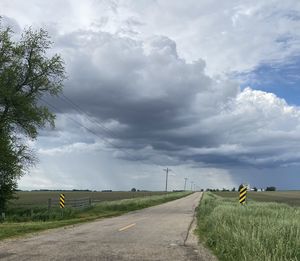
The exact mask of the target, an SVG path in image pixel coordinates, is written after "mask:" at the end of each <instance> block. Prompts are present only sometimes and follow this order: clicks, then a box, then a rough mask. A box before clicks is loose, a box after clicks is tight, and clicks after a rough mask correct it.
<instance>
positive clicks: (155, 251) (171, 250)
mask: <svg viewBox="0 0 300 261" xmlns="http://www.w3.org/2000/svg"><path fill="white" fill-rule="evenodd" d="M200 198H201V193H194V194H192V195H189V196H187V197H184V198H181V199H179V200H175V201H171V202H168V203H165V204H162V205H158V206H155V207H150V208H147V209H143V210H139V211H134V212H131V213H128V214H125V215H122V216H119V217H114V218H107V219H102V220H97V221H94V222H90V223H85V224H80V225H75V226H69V227H66V228H59V229H53V230H48V231H45V232H40V233H37V234H33V235H31V236H26V237H24V238H19V239H14V240H5V241H1V242H0V260H18V261H22V260H39V261H40V260H116V261H122V260H138V261H142V260H163V261H167V260H172V261H175V260H184V261H185V260H211V259H210V257H209V255H208V254H206V253H203V251H204V252H205V250H204V249H202V250H201V249H200V250H199V248H198V246H197V241H196V239H195V238H193V237H194V236H193V235H192V233H189V231H190V230H192V229H193V226H194V225H193V218H194V213H195V208H196V206H197V205H198V203H199V200H200Z"/></svg>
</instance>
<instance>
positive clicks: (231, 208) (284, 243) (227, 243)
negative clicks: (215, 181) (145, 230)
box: [197, 192, 300, 261]
mask: <svg viewBox="0 0 300 261" xmlns="http://www.w3.org/2000/svg"><path fill="white" fill-rule="evenodd" d="M267 193H268V192H267ZM277 193H278V192H277ZM216 194H217V193H210V192H206V193H205V194H204V197H203V199H202V201H201V204H200V206H199V208H198V213H197V220H198V221H197V222H198V235H199V238H200V240H201V241H202V242H203V243H205V244H206V246H208V247H209V248H210V249H211V250H212V251H213V252H214V253H215V254H216V255H217V257H218V258H219V260H221V261H222V260H226V261H227V260H228V261H229V260H230V261H231V260H294V261H296V260H300V219H299V216H300V208H299V207H292V206H289V205H287V204H279V203H274V202H258V201H255V200H250V201H248V203H247V204H246V205H245V206H242V205H240V204H239V203H238V202H237V200H235V199H233V198H232V197H231V198H230V197H220V196H217V195H216ZM218 194H220V193H218ZM224 194H226V196H228V195H230V194H227V193H224ZM291 194H292V193H291ZM231 195H233V196H236V195H237V193H235V194H232V193H231ZM267 195H268V194H267ZM274 195H276V192H275V193H274ZM285 195H286V194H285ZM266 198H267V199H269V198H268V196H267V197H266ZM263 199H264V198H263V194H262V196H261V197H260V200H263ZM286 200H288V199H286Z"/></svg>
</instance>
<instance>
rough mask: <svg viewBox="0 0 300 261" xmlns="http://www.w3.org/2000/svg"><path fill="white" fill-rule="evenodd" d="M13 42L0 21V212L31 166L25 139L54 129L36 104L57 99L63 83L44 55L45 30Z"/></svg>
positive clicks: (56, 64) (59, 64)
mask: <svg viewBox="0 0 300 261" xmlns="http://www.w3.org/2000/svg"><path fill="white" fill-rule="evenodd" d="M14 39H15V35H14V33H13V31H12V30H11V29H10V28H9V27H4V26H3V25H2V23H1V19H0V211H3V210H4V209H5V207H6V204H7V201H8V200H9V199H11V198H13V195H14V192H15V190H16V188H17V180H18V178H19V177H20V176H22V175H23V174H24V173H26V171H27V170H28V167H29V166H31V165H32V164H33V163H34V162H35V157H34V154H33V153H32V151H30V149H29V148H28V146H27V144H26V139H28V138H29V139H35V138H36V137H37V134H38V129H39V128H41V127H44V126H45V125H46V124H47V123H49V124H50V125H51V126H52V127H54V119H55V115H54V114H53V113H51V112H50V111H49V110H48V108H47V107H46V106H43V105H41V103H40V102H39V100H40V98H41V97H42V96H43V95H58V94H59V93H60V92H61V90H62V87H63V80H64V79H65V69H64V64H63V61H62V59H61V57H60V56H59V55H56V54H55V55H53V56H51V57H49V56H48V55H47V50H48V49H50V48H51V44H52V43H51V41H50V38H49V36H48V34H47V32H46V31H45V30H43V29H40V30H32V29H31V28H29V29H27V30H25V31H24V33H23V34H22V36H21V39H20V40H19V41H15V40H14Z"/></svg>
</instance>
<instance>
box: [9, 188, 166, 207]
mask: <svg viewBox="0 0 300 261" xmlns="http://www.w3.org/2000/svg"><path fill="white" fill-rule="evenodd" d="M61 193H64V194H65V196H66V200H68V199H80V198H91V199H92V201H97V202H99V201H112V200H120V199H129V198H137V197H146V196H154V195H162V194H165V192H126V191H114V192H89V191H19V192H17V193H16V196H17V198H18V199H16V200H12V201H10V207H17V208H19V207H43V206H47V204H48V203H47V202H48V199H49V198H51V199H54V200H58V199H59V195H60V194H61Z"/></svg>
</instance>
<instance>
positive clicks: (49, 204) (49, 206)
mask: <svg viewBox="0 0 300 261" xmlns="http://www.w3.org/2000/svg"><path fill="white" fill-rule="evenodd" d="M50 209H51V198H48V211H50Z"/></svg>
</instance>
